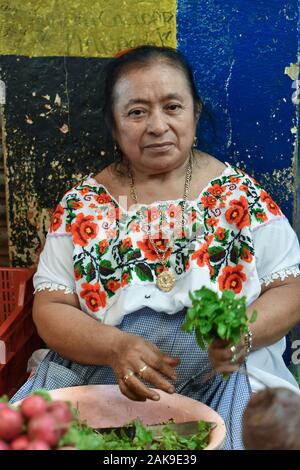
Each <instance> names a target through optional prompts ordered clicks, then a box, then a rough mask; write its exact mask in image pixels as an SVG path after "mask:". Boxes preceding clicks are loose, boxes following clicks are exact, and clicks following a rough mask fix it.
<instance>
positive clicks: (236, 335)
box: [182, 287, 257, 349]
mask: <svg viewBox="0 0 300 470" xmlns="http://www.w3.org/2000/svg"><path fill="white" fill-rule="evenodd" d="M189 297H190V300H191V303H192V305H191V307H190V308H189V309H188V310H187V313H186V316H185V320H184V323H183V325H182V329H183V331H186V332H188V333H193V332H195V336H196V340H197V343H198V344H199V346H200V348H201V349H205V348H206V346H207V344H210V343H211V342H212V341H214V339H217V338H220V339H223V340H227V341H229V342H230V343H232V344H236V343H237V342H238V341H239V340H240V337H241V334H243V333H246V331H247V329H248V324H249V323H253V322H254V321H255V320H256V317H257V312H256V311H254V312H253V313H252V316H251V318H250V319H248V317H247V313H246V311H247V305H246V297H241V298H238V297H237V296H236V295H235V293H234V292H233V291H232V290H224V291H223V293H222V295H220V296H219V295H218V294H217V293H216V292H214V291H213V290H212V289H209V288H207V287H202V288H201V289H199V290H196V291H194V292H189Z"/></svg>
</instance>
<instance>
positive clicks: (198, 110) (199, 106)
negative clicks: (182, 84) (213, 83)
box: [195, 103, 203, 125]
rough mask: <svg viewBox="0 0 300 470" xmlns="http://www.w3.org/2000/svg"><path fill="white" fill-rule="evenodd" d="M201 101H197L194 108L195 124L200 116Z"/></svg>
mask: <svg viewBox="0 0 300 470" xmlns="http://www.w3.org/2000/svg"><path fill="white" fill-rule="evenodd" d="M202 107H203V105H202V103H197V104H196V108H195V121H196V125H197V124H198V121H199V119H200V116H201V113H202Z"/></svg>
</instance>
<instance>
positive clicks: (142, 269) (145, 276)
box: [134, 263, 153, 281]
mask: <svg viewBox="0 0 300 470" xmlns="http://www.w3.org/2000/svg"><path fill="white" fill-rule="evenodd" d="M134 270H135V272H136V274H137V276H138V277H139V279H141V281H153V274H152V271H151V269H150V268H149V266H147V264H145V263H137V264H136V265H135V267H134Z"/></svg>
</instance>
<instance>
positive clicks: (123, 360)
mask: <svg viewBox="0 0 300 470" xmlns="http://www.w3.org/2000/svg"><path fill="white" fill-rule="evenodd" d="M179 362H180V360H179V358H175V357H171V356H167V355H166V354H164V353H163V352H161V351H160V350H159V349H158V348H157V347H156V346H155V345H154V344H152V343H150V342H149V341H146V340H144V339H143V338H141V337H139V336H136V335H132V334H128V333H124V332H121V334H120V335H119V336H118V339H117V341H116V347H115V349H114V353H113V357H112V360H111V361H110V365H111V367H112V368H113V369H114V372H115V374H116V376H117V379H118V384H119V387H120V390H121V392H122V393H123V394H124V395H126V396H127V397H128V398H130V399H131V400H137V401H145V400H146V399H147V398H149V399H150V400H159V395H158V394H157V393H156V392H154V391H153V390H151V389H150V388H148V387H146V385H145V384H144V383H143V381H146V382H149V383H151V384H152V385H153V387H154V388H158V389H161V390H164V391H165V392H167V393H174V392H175V388H174V387H173V385H171V384H170V382H169V381H168V380H167V379H170V380H175V379H176V372H175V369H174V368H175V367H176V366H178V364H179Z"/></svg>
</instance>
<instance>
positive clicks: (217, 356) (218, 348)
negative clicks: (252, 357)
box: [208, 338, 247, 374]
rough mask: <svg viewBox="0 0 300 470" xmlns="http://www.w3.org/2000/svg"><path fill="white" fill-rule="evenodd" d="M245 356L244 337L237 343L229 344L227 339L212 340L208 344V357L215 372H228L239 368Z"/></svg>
mask: <svg viewBox="0 0 300 470" xmlns="http://www.w3.org/2000/svg"><path fill="white" fill-rule="evenodd" d="M246 356H247V346H246V343H245V339H244V338H243V339H241V340H240V342H239V343H237V344H235V345H230V342H229V341H225V340H222V339H216V340H214V341H213V342H212V343H211V344H210V345H209V346H208V359H209V361H210V363H211V365H212V366H213V369H214V370H215V371H216V372H219V373H221V374H229V373H230V372H235V371H237V370H238V369H239V367H240V365H241V364H242V363H243V362H244V360H245V358H246Z"/></svg>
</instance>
